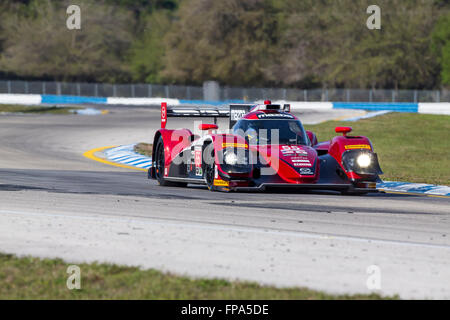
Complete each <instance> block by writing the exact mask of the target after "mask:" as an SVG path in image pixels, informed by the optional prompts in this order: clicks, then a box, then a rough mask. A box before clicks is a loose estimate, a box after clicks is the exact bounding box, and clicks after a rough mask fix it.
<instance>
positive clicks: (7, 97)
mask: <svg viewBox="0 0 450 320" xmlns="http://www.w3.org/2000/svg"><path fill="white" fill-rule="evenodd" d="M161 102H167V103H168V104H169V105H172V106H179V105H209V106H220V105H227V104H230V103H251V102H250V101H243V100H227V101H204V100H179V99H169V98H122V97H82V96H57V95H26V94H0V104H25V105H26V104H41V103H46V104H104V105H133V106H159V105H160V104H161ZM274 103H281V104H291V108H292V110H302V109H314V110H331V109H360V110H368V111H395V112H412V113H422V114H443V115H450V103H449V102H436V103H432V102H430V103H428V102H427V103H422V102H419V103H402V102H320V101H317V102H315V101H310V102H301V101H284V100H274Z"/></svg>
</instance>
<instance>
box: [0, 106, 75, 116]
mask: <svg viewBox="0 0 450 320" xmlns="http://www.w3.org/2000/svg"><path fill="white" fill-rule="evenodd" d="M75 109H81V108H79V107H68V108H66V107H56V106H22V105H1V104H0V113H1V112H5V113H37V114H73V112H71V110H75Z"/></svg>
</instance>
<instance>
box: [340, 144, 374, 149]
mask: <svg viewBox="0 0 450 320" xmlns="http://www.w3.org/2000/svg"><path fill="white" fill-rule="evenodd" d="M353 149H369V150H372V148H371V147H370V146H369V145H368V144H352V145H346V146H345V150H353Z"/></svg>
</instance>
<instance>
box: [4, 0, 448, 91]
mask: <svg viewBox="0 0 450 320" xmlns="http://www.w3.org/2000/svg"><path fill="white" fill-rule="evenodd" d="M71 2H73V1H69V0H2V2H1V3H0V77H1V78H8V79H27V80H31V79H38V80H56V81H86V82H110V83H129V82H147V83H165V84H168V83H169V84H190V85H199V84H202V83H203V81H206V80H217V81H219V82H220V83H221V84H223V85H229V86H274V87H296V88H321V87H322V88H374V89H376V88H398V89H436V88H442V87H448V86H450V3H449V1H448V0H379V1H377V5H378V6H379V7H380V9H381V29H380V30H370V29H369V28H367V26H366V21H367V19H368V18H369V14H368V13H367V12H366V9H367V7H368V6H369V5H371V1H365V0H358V1H355V0H245V1H243V0H220V1H218V0H96V1H94V0H78V1H77V4H78V5H79V6H80V8H81V30H68V29H67V27H66V19H67V13H66V8H67V7H68V6H69V5H70V4H72V3H71Z"/></svg>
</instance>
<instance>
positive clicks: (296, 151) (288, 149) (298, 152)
mask: <svg viewBox="0 0 450 320" xmlns="http://www.w3.org/2000/svg"><path fill="white" fill-rule="evenodd" d="M281 153H282V154H283V156H287V157H294V156H295V157H297V156H307V155H308V152H306V151H305V150H303V149H302V148H300V147H299V146H282V147H281Z"/></svg>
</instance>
